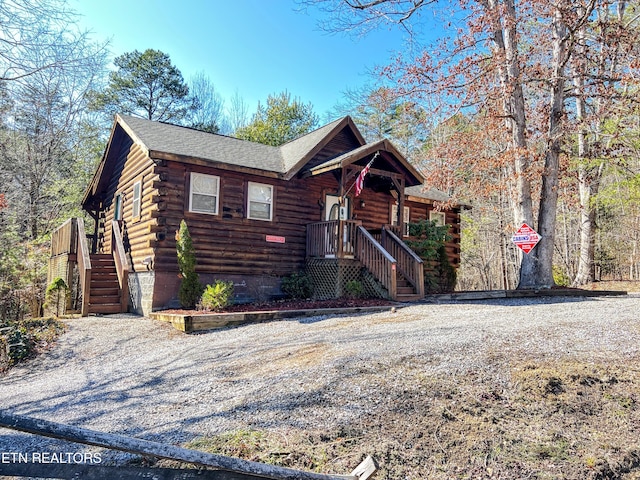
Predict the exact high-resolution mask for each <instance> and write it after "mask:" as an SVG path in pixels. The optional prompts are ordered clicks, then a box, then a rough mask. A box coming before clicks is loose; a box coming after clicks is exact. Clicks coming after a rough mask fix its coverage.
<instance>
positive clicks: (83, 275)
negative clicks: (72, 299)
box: [76, 218, 91, 317]
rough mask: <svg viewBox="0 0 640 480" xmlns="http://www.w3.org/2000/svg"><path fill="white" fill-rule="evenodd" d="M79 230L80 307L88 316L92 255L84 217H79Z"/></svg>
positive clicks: (82, 313) (84, 314) (83, 313)
mask: <svg viewBox="0 0 640 480" xmlns="http://www.w3.org/2000/svg"><path fill="white" fill-rule="evenodd" d="M77 231H78V239H77V245H78V253H77V259H76V261H77V262H78V273H79V276H80V293H81V295H82V305H81V307H80V314H81V315H82V316H83V317H86V316H87V315H88V314H89V295H90V292H89V290H90V285H91V256H90V255H89V244H88V242H87V235H86V234H85V230H84V220H83V219H82V218H78V219H77Z"/></svg>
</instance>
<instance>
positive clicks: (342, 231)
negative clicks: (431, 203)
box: [307, 220, 424, 301]
mask: <svg viewBox="0 0 640 480" xmlns="http://www.w3.org/2000/svg"><path fill="white" fill-rule="evenodd" d="M323 258H324V259H354V260H356V261H358V262H359V263H360V264H361V265H362V267H364V268H366V269H367V270H368V271H369V272H370V274H371V275H372V276H373V277H374V278H375V279H376V280H377V281H378V282H380V284H381V285H382V286H383V287H384V288H385V289H386V291H387V292H388V297H389V298H390V299H392V300H396V301H411V300H417V299H420V298H422V297H424V265H423V262H422V259H420V258H419V257H418V256H417V255H416V254H415V253H414V252H413V251H412V250H411V249H410V248H409V247H407V245H406V244H405V243H404V242H403V241H402V240H400V239H399V238H398V236H397V235H396V234H395V233H394V232H393V231H392V229H391V228H387V227H382V228H381V235H380V241H378V240H377V239H376V238H374V236H373V235H372V234H371V233H370V232H368V231H367V230H366V229H365V228H364V227H363V226H362V222H359V221H357V220H330V221H326V222H318V223H312V224H309V225H307V259H323ZM342 280H343V279H342V278H335V279H333V281H342ZM330 281H331V279H330ZM346 281H348V279H347V280H346ZM399 285H400V287H399ZM338 291H340V289H339V288H338Z"/></svg>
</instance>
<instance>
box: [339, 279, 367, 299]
mask: <svg viewBox="0 0 640 480" xmlns="http://www.w3.org/2000/svg"><path fill="white" fill-rule="evenodd" d="M344 289H345V292H346V296H347V297H348V298H363V297H364V286H363V285H362V282H360V281H358V280H350V281H348V282H347V284H346V285H345V286H344Z"/></svg>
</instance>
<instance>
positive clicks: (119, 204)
mask: <svg viewBox="0 0 640 480" xmlns="http://www.w3.org/2000/svg"><path fill="white" fill-rule="evenodd" d="M123 206H124V195H123V194H122V192H118V193H116V194H115V196H114V197H113V219H114V220H116V221H118V222H119V221H120V220H122V210H123Z"/></svg>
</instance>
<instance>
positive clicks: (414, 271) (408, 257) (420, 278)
mask: <svg viewBox="0 0 640 480" xmlns="http://www.w3.org/2000/svg"><path fill="white" fill-rule="evenodd" d="M381 243H382V247H383V248H384V249H385V250H386V251H387V252H389V253H390V254H391V256H393V258H395V259H396V260H397V261H398V271H399V272H400V273H401V274H402V275H403V276H404V278H406V279H407V281H408V282H409V283H410V284H411V285H412V286H413V288H414V289H415V291H416V294H417V295H419V296H420V297H424V262H423V260H422V259H421V258H420V257H419V256H418V255H416V253H415V252H414V251H413V250H411V249H410V248H409V247H408V246H407V244H406V243H404V242H403V241H402V240H401V239H400V238H399V237H398V236H397V235H396V234H395V233H394V232H392V231H391V230H390V229H388V228H387V227H384V228H383V229H382V241H381Z"/></svg>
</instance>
